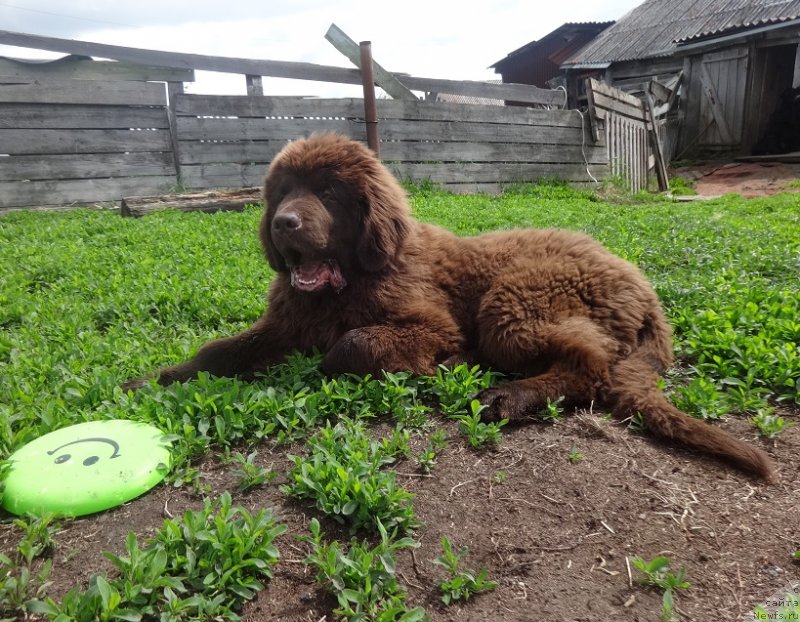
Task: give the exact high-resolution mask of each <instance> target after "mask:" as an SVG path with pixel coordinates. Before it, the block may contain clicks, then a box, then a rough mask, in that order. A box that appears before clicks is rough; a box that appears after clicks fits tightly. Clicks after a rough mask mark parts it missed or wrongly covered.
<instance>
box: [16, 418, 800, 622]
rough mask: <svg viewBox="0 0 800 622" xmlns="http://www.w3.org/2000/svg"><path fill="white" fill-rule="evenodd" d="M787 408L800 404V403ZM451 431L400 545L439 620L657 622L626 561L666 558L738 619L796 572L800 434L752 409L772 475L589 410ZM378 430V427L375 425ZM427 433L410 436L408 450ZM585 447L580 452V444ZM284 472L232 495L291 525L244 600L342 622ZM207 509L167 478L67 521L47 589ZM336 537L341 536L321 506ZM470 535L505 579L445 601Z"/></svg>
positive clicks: (472, 559)
mask: <svg viewBox="0 0 800 622" xmlns="http://www.w3.org/2000/svg"><path fill="white" fill-rule="evenodd" d="M786 414H787V415H794V416H796V415H797V414H800V413H798V412H797V411H796V410H795V411H792V412H791V413H789V412H787V413H786ZM436 425H437V426H438V425H444V426H446V427H447V429H448V432H449V434H450V440H449V443H448V446H447V448H446V449H445V450H444V451H443V452H442V453H441V455H440V456H439V459H438V462H437V464H436V465H435V467H434V470H433V472H432V474H431V475H430V476H425V475H423V474H422V473H421V472H420V471H419V470H418V469H417V468H416V465H415V464H414V462H413V461H406V462H404V463H400V464H399V465H396V470H397V472H398V473H399V480H400V482H401V483H402V484H403V485H404V486H405V487H406V488H407V489H408V490H410V491H411V492H413V493H414V495H415V500H414V507H415V510H416V513H417V516H418V517H419V519H420V520H422V521H423V522H424V526H423V527H421V528H420V529H418V530H417V531H416V533H415V537H416V538H417V539H418V540H420V542H421V546H420V548H419V549H417V550H416V551H415V553H414V554H413V556H412V554H411V553H410V552H409V551H402V552H401V554H400V559H399V564H398V573H399V578H400V580H401V582H402V583H403V584H404V585H405V586H406V587H407V589H408V591H409V600H410V604H411V605H414V606H416V605H421V606H423V607H425V608H426V610H427V611H428V612H429V614H430V615H431V619H432V620H434V621H443V622H456V621H459V622H472V621H475V622H478V621H481V622H483V621H486V620H504V621H505V622H513V621H520V622H522V621H547V622H559V621H571V622H573V621H586V622H588V621H592V622H596V621H598V620H603V621H605V620H619V621H632V622H633V621H636V622H644V621H653V620H658V619H659V613H660V611H661V594H660V593H659V592H657V591H655V590H653V589H651V588H646V587H642V586H640V585H639V584H638V582H637V579H638V578H639V575H638V573H637V571H636V570H635V569H634V568H632V567H631V566H630V563H629V560H630V558H631V557H632V556H634V555H638V556H641V557H644V558H646V559H651V558H653V557H655V556H657V555H667V556H668V557H669V558H670V559H671V560H672V563H673V567H674V568H675V569H677V568H679V567H681V566H682V567H685V568H686V572H687V577H688V580H689V581H690V582H691V588H690V589H688V590H686V591H680V592H679V593H678V594H677V596H676V604H677V607H678V612H679V613H680V615H681V619H682V620H743V619H745V615H747V614H749V613H751V612H752V610H753V607H754V605H756V604H758V603H760V602H763V601H765V600H766V599H767V598H769V597H770V596H772V595H773V594H775V593H777V592H781V590H783V589H784V588H785V587H786V586H788V585H790V583H792V582H797V581H799V580H800V567H799V566H797V565H796V564H794V563H793V562H792V554H793V553H794V551H795V550H797V549H798V548H800V510H799V509H798V503H797V498H798V493H800V476H799V475H798V467H800V458H798V455H799V454H800V433H798V430H797V428H791V429H789V430H788V431H786V432H785V433H784V434H783V435H782V436H781V437H780V439H779V441H778V442H777V444H772V443H765V442H764V441H761V440H759V439H757V438H756V435H755V432H754V429H753V428H752V426H751V425H750V424H749V423H748V422H747V421H746V420H745V419H743V418H730V419H728V420H727V421H725V422H723V423H722V424H720V425H722V427H724V428H726V429H728V430H729V431H731V432H732V433H733V434H735V435H736V436H738V437H740V438H743V439H747V440H748V441H752V442H754V443H757V444H761V445H763V446H765V447H766V448H767V450H768V451H769V452H770V454H772V456H773V457H774V458H775V459H776V461H777V462H778V463H779V464H780V465H781V480H780V482H779V483H778V484H775V485H771V486H770V485H763V484H762V483H761V482H760V481H757V480H754V479H751V478H749V477H748V476H746V475H742V474H741V473H739V472H737V471H734V470H733V469H731V468H729V467H727V466H726V465H725V464H722V463H720V462H717V461H715V460H713V459H709V458H706V457H704V456H700V455H697V454H693V453H690V452H688V451H685V450H682V449H679V448H674V447H670V446H667V445H664V444H661V443H657V442H655V441H652V440H651V439H649V438H647V437H645V436H641V435H638V434H633V433H631V432H629V431H628V430H626V429H624V428H623V427H621V426H620V425H619V424H615V423H612V422H610V421H606V420H604V419H601V418H599V417H598V416H597V415H594V414H591V413H583V414H577V415H575V416H571V417H567V418H565V419H564V420H562V421H561V422H559V423H557V424H555V425H544V424H531V425H525V426H518V427H515V428H509V429H506V431H505V433H504V435H503V442H502V445H501V446H500V447H499V448H497V449H495V450H491V451H475V450H473V449H470V448H468V447H467V446H466V444H465V441H464V439H463V438H462V437H461V435H460V434H459V432H458V431H457V430H455V428H454V427H453V426H452V424H451V423H450V422H443V421H442V420H440V419H437V420H436ZM376 429H377V428H376ZM424 445H425V439H424V438H423V437H421V436H420V437H417V438H415V439H414V449H415V451H419V450H420V449H422V448H423V447H424ZM573 449H574V450H576V451H577V452H579V453H580V454H582V455H583V458H582V459H580V460H578V461H575V462H572V461H570V460H569V459H568V456H569V454H570V451H571V450H573ZM300 451H302V446H296V447H292V448H291V449H288V448H277V449H275V448H273V449H272V450H270V448H269V447H267V446H264V447H261V448H259V454H258V461H259V462H260V463H261V464H263V465H265V466H270V465H272V466H273V468H275V469H277V470H278V471H279V472H281V473H284V472H286V471H287V470H288V469H289V467H290V466H291V465H290V462H289V460H288V458H287V454H288V453H298V452H300ZM201 468H202V471H203V473H204V476H205V481H206V483H207V484H208V485H209V486H210V488H211V489H212V491H213V492H212V493H210V494H218V493H220V492H221V491H223V490H226V489H227V490H230V491H234V490H235V482H234V479H233V477H232V475H231V471H232V470H233V469H234V467H233V466H224V465H222V464H221V463H220V462H219V460H217V459H216V457H214V456H210V457H209V459H208V461H207V462H206V463H205V464H204V465H202V467H201ZM281 483H282V478H280V477H279V478H278V479H277V480H275V481H274V482H272V483H271V484H269V485H268V486H265V487H261V488H258V489H255V490H254V491H252V492H250V493H245V494H236V493H234V495H233V496H234V502H235V503H238V504H240V505H243V506H244V507H247V508H249V509H251V510H256V509H258V508H262V507H269V508H272V509H273V511H274V513H275V514H276V516H277V517H278V518H279V520H280V521H281V522H283V523H285V524H287V525H288V527H289V531H288V532H287V533H286V534H285V535H283V536H281V537H280V538H279V540H278V541H277V544H278V546H279V548H280V551H281V561H280V562H279V564H278V565H277V566H276V567H275V569H274V571H275V576H274V578H273V579H272V580H270V581H268V582H266V589H265V590H263V591H262V592H261V593H259V595H258V596H257V597H256V598H255V599H254V600H253V601H251V602H250V603H248V604H247V605H246V607H245V609H244V612H243V617H244V620H247V621H249V622H257V621H262V620H263V621H266V620H281V621H287V622H301V621H303V622H306V621H307V622H321V621H332V620H334V619H335V617H334V616H333V614H332V610H333V608H334V607H335V600H334V599H333V598H332V597H331V596H330V595H328V594H326V593H325V592H324V591H323V590H322V589H321V588H320V586H319V585H318V584H317V583H316V582H315V578H314V571H313V570H311V569H309V568H308V567H307V566H306V565H305V564H304V563H303V559H304V557H305V555H306V553H307V545H306V544H305V543H302V542H299V541H298V540H297V539H296V538H295V536H296V535H299V534H306V533H307V531H306V529H307V524H308V521H309V519H310V518H312V517H314V516H318V517H319V513H318V512H317V511H316V510H314V509H313V507H311V506H310V505H308V504H305V503H298V502H296V501H294V500H292V499H290V498H288V497H286V496H285V495H284V494H283V493H281V492H280V490H279V488H278V486H279V485H280V484H281ZM201 506H202V502H201V500H200V498H199V497H197V496H195V495H192V494H191V493H190V492H189V491H187V490H185V489H176V488H172V487H169V486H160V487H158V488H156V489H154V490H153V491H151V492H150V493H149V494H146V495H144V496H143V497H141V498H139V499H137V500H135V501H133V502H131V503H129V504H126V505H125V506H123V507H120V508H117V509H115V510H112V511H109V512H105V513H103V514H99V515H96V516H93V517H88V518H84V519H81V520H77V521H72V522H70V523H67V524H66V526H65V529H64V530H63V531H62V532H61V533H60V534H59V535H58V537H57V541H58V543H59V545H58V548H57V550H56V551H55V552H54V554H53V557H54V566H53V574H52V576H51V578H52V580H53V581H54V584H53V586H52V587H51V593H52V594H53V595H55V596H57V595H59V594H63V593H65V592H66V591H67V590H68V589H69V588H71V587H72V586H73V585H83V586H85V585H86V582H87V580H88V578H89V576H90V575H92V574H95V573H98V572H104V571H105V572H112V573H113V568H112V567H111V564H110V563H109V562H108V561H107V560H106V559H105V558H104V557H103V555H102V551H105V550H110V551H113V552H115V553H121V552H122V550H123V546H124V540H125V535H126V534H127V532H128V531H129V530H132V531H134V532H136V533H137V534H139V535H140V536H149V535H152V534H153V533H154V531H155V530H156V529H157V528H158V527H159V526H160V525H161V523H162V521H163V519H164V518H165V517H167V516H170V515H175V516H177V515H179V514H180V513H181V512H183V511H185V510H186V509H189V508H193V509H197V508H200V507H201ZM320 518H321V520H322V524H323V527H324V528H325V529H326V531H327V532H328V533H331V534H333V535H334V536H335V537H337V538H339V539H345V540H346V539H348V536H347V534H346V532H343V531H342V530H341V529H338V528H337V527H336V526H335V524H334V523H332V522H331V521H327V520H325V519H324V518H322V517H320ZM442 536H446V537H447V538H448V539H450V541H451V542H452V543H453V544H454V545H455V546H467V547H469V551H470V553H469V556H468V557H467V559H466V560H465V562H464V565H465V566H467V567H470V568H473V569H478V568H479V567H482V566H485V567H486V568H487V569H488V571H489V576H490V578H491V579H492V580H494V581H496V582H497V584H498V585H497V588H496V589H495V590H494V591H493V592H488V593H484V594H480V595H478V596H476V597H475V598H473V599H472V600H470V601H468V602H467V603H465V604H455V605H452V606H450V607H445V606H444V605H443V604H442V603H441V601H440V594H439V592H438V588H437V586H436V584H437V581H439V580H442V579H444V578H445V575H444V571H443V569H442V568H441V567H439V566H437V565H435V564H433V563H432V560H433V559H434V558H435V557H437V556H438V555H440V554H441V538H442ZM18 538H19V532H18V531H16V528H14V527H13V526H11V525H9V524H4V525H2V526H0V551H3V552H9V551H11V550H12V549H13V547H14V545H15V543H16V541H17V540H18Z"/></svg>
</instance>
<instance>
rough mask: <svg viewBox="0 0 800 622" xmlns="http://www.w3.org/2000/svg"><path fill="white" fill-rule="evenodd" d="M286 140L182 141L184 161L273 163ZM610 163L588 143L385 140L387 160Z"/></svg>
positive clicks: (384, 149) (181, 154)
mask: <svg viewBox="0 0 800 622" xmlns="http://www.w3.org/2000/svg"><path fill="white" fill-rule="evenodd" d="M284 145H285V141H258V142H255V141H254V142H240V143H225V142H218V143H214V142H211V143H200V142H181V147H180V156H179V157H180V164H181V165H183V164H208V163H213V162H269V161H270V160H271V159H272V158H273V157H275V154H277V152H278V151H279V150H280V149H281V148H282V147H283V146H284ZM584 153H585V156H586V158H587V159H588V161H589V163H593V164H602V163H605V162H606V156H605V148H604V147H596V146H592V145H587V146H586V147H584V148H583V149H582V147H581V146H580V145H528V144H503V143H488V144H487V143H422V142H419V143H418V142H400V141H396V142H381V157H382V158H383V159H384V160H401V161H411V162H552V163H568V164H570V163H573V164H574V163H575V162H583V160H584Z"/></svg>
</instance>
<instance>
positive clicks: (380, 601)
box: [301, 518, 428, 622]
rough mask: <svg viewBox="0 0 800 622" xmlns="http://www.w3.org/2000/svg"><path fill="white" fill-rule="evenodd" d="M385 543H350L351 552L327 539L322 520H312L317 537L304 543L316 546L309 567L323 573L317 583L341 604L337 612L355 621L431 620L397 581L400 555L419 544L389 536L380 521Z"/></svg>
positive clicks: (382, 539)
mask: <svg viewBox="0 0 800 622" xmlns="http://www.w3.org/2000/svg"><path fill="white" fill-rule="evenodd" d="M376 524H377V528H378V532H379V533H380V538H381V540H380V542H379V543H378V544H377V545H376V546H375V547H370V546H369V544H368V543H366V542H362V543H358V542H357V541H356V540H352V541H351V542H350V546H349V548H347V550H346V551H345V550H344V549H343V547H342V545H340V544H339V542H337V541H335V540H334V541H333V542H329V543H326V542H324V540H323V535H322V530H321V528H320V524H319V521H318V520H317V519H316V518H314V519H311V522H310V524H309V530H310V531H311V537H308V536H303V537H301V540H303V541H305V542H307V543H308V544H309V545H310V546H311V552H310V553H309V554H308V556H307V557H306V563H307V564H310V565H311V566H313V567H314V568H315V569H316V571H317V580H318V581H319V582H320V583H322V584H323V585H324V586H325V587H326V589H327V590H328V591H330V592H331V593H332V594H333V595H334V596H336V600H337V601H338V603H339V607H338V608H337V609H336V610H335V611H334V614H335V615H337V616H343V617H345V618H346V619H347V620H349V621H351V622H358V621H360V620H365V621H366V620H370V621H375V622H421V621H427V620H428V616H427V614H426V613H425V611H424V610H423V609H421V608H415V609H411V610H409V609H407V607H406V605H405V599H406V594H405V592H404V591H403V588H402V587H401V585H400V584H399V582H398V581H397V576H396V565H397V562H396V557H395V555H396V553H397V551H400V550H402V549H408V548H416V547H417V546H419V545H418V544H417V543H416V542H415V541H414V540H412V539H411V538H408V537H402V538H401V537H398V533H397V531H396V530H394V531H392V532H391V533H389V532H387V530H386V528H385V527H384V526H383V524H382V523H381V522H380V521H378V522H377V523H376Z"/></svg>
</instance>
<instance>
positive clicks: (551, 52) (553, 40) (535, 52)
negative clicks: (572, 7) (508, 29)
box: [490, 22, 614, 89]
mask: <svg viewBox="0 0 800 622" xmlns="http://www.w3.org/2000/svg"><path fill="white" fill-rule="evenodd" d="M613 23H614V22H588V23H567V24H563V25H562V26H559V27H558V28H556V29H555V30H554V31H552V32H550V33H548V34H547V35H545V36H544V37H542V38H541V39H539V40H538V41H531V42H530V43H528V44H526V45H523V46H522V47H521V48H519V49H516V50H514V51H513V52H510V53H509V54H508V55H507V56H506V57H505V58H503V59H501V60H499V61H497V62H496V63H495V64H494V65H492V66H491V67H490V69H494V71H495V73H499V74H500V76H501V77H502V78H503V82H507V83H517V84H533V85H534V86H538V87H539V88H543V89H545V88H552V87H553V86H558V85H560V81H558V77H559V74H560V69H559V68H560V67H561V63H563V62H564V61H565V60H567V59H568V58H570V57H571V56H573V55H574V54H575V53H576V52H578V51H580V50H581V49H582V48H583V47H584V46H585V45H586V44H587V43H589V42H590V41H591V40H592V39H594V38H595V37H596V36H597V35H598V34H599V33H601V32H602V31H603V30H605V29H606V28H608V27H609V26H611V24H613ZM554 78H556V79H557V81H558V82H559V84H558V85H552V84H550V81H551V80H553V79H554Z"/></svg>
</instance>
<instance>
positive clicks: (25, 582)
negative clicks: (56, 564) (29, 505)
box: [0, 513, 61, 619]
mask: <svg viewBox="0 0 800 622" xmlns="http://www.w3.org/2000/svg"><path fill="white" fill-rule="evenodd" d="M13 524H14V526H15V527H17V528H18V529H20V530H22V537H21V538H20V540H19V542H18V543H17V547H16V555H15V556H14V557H9V556H7V555H3V554H0V619H12V618H10V617H8V616H12V615H14V614H16V613H22V612H31V611H32V610H31V609H30V606H31V603H32V602H34V601H36V600H37V599H40V598H43V597H44V596H45V594H46V593H47V588H48V587H49V585H50V583H49V582H48V578H49V576H50V573H51V571H52V568H53V560H52V559H46V560H45V561H44V562H42V563H41V564H38V565H37V564H35V563H34V560H36V559H37V558H39V557H41V556H42V555H43V554H45V553H48V552H50V551H51V550H52V549H53V548H54V546H55V539H54V536H55V535H56V533H57V532H58V530H59V529H60V526H61V525H60V522H59V521H58V517H57V516H56V515H55V514H52V513H45V514H41V515H34V514H29V515H27V516H25V517H20V518H15V519H14V520H13Z"/></svg>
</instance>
